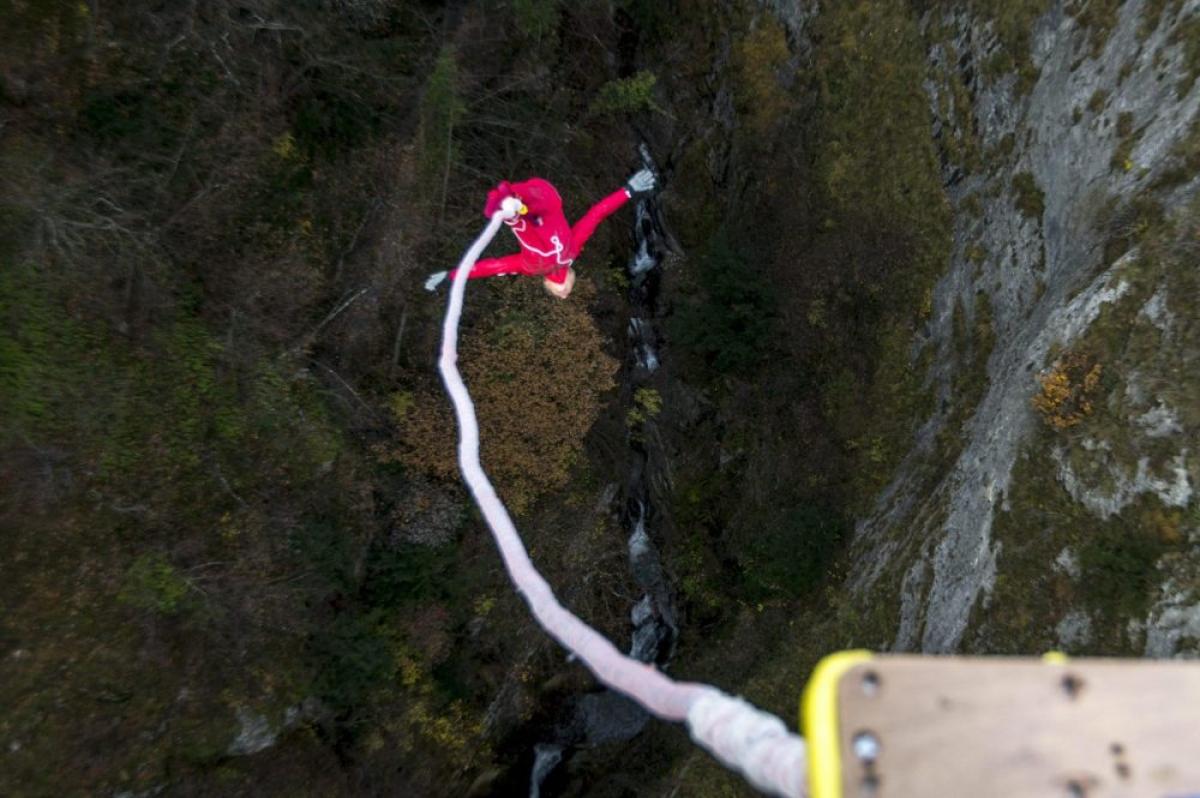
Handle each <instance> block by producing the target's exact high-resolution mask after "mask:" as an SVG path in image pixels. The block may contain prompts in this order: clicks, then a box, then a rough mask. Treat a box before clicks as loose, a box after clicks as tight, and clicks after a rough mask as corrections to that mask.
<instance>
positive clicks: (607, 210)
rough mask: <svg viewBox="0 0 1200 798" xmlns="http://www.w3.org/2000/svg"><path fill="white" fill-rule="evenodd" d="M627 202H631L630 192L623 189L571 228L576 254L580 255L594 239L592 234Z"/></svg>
mask: <svg viewBox="0 0 1200 798" xmlns="http://www.w3.org/2000/svg"><path fill="white" fill-rule="evenodd" d="M626 202H629V192H628V191H626V190H625V189H623V188H622V189H620V190H619V191H614V192H613V193H612V194H609V195H608V196H607V197H605V198H604V199H602V200H600V201H599V202H597V203H596V204H595V205H593V206H592V207H591V208H590V209H588V212H587V213H585V214H584V215H583V216H582V217H581V218H580V219H579V221H578V222H576V223H575V226H574V227H572V228H571V243H572V245H573V248H574V250H575V253H574V254H578V253H579V251H580V250H581V249H583V245H584V244H586V243H587V240H588V239H589V238H591V237H592V233H594V232H596V228H597V227H599V226H600V223H601V222H603V221H604V220H605V219H607V218H608V217H609V216H612V215H613V214H614V213H616V212H617V210H618V209H619V208H620V207H621V206H622V205H624V204H625V203H626Z"/></svg>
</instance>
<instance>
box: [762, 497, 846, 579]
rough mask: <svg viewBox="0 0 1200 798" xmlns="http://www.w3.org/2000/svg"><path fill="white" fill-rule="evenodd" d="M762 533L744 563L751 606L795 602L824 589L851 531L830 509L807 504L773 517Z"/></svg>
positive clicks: (784, 510) (765, 520) (763, 525)
mask: <svg viewBox="0 0 1200 798" xmlns="http://www.w3.org/2000/svg"><path fill="white" fill-rule="evenodd" d="M756 528H757V536H756V537H754V538H752V539H750V541H749V543H748V545H747V546H746V550H745V551H744V552H743V553H742V554H741V555H740V556H739V558H738V559H739V562H740V565H741V569H742V578H743V588H744V589H745V591H746V597H747V599H748V600H750V601H755V600H760V601H761V600H763V599H767V598H780V597H785V598H795V597H797V596H800V595H802V594H804V593H805V592H807V591H809V590H811V589H812V588H814V587H816V586H817V585H819V584H820V583H821V580H822V579H823V578H824V577H825V572H826V570H827V569H828V567H829V564H830V562H831V561H832V560H833V556H834V554H835V553H836V552H837V551H838V549H839V547H840V545H841V543H842V541H843V540H844V539H845V536H846V530H847V525H846V522H845V519H843V518H842V517H841V516H840V515H839V514H838V513H837V512H836V511H834V510H832V509H830V508H828V507H824V506H821V505H816V504H801V505H798V506H794V507H785V508H781V509H779V510H778V511H774V512H772V513H770V515H769V516H768V517H767V518H766V519H764V521H763V522H762V523H760V524H758V525H756Z"/></svg>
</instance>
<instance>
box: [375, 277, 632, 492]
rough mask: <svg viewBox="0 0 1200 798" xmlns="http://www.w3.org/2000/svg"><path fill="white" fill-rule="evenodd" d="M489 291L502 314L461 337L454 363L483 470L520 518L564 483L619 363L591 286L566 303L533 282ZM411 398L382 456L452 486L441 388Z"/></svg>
mask: <svg viewBox="0 0 1200 798" xmlns="http://www.w3.org/2000/svg"><path fill="white" fill-rule="evenodd" d="M493 286H494V289H493V290H494V291H495V293H496V294H498V295H499V305H500V306H499V309H498V310H496V311H495V312H493V313H491V314H490V315H488V316H487V317H486V318H483V319H481V320H480V322H479V323H478V324H477V325H476V326H474V327H473V328H471V329H464V330H463V331H462V338H461V340H460V343H459V364H460V368H461V369H462V372H463V376H464V378H465V379H466V382H467V388H468V389H469V390H470V392H471V396H472V397H473V398H474V400H475V408H476V412H477V414H478V416H479V430H480V444H481V456H482V460H483V467H484V469H485V470H486V471H487V472H488V475H489V476H490V477H491V479H492V482H493V484H495V486H496V489H497V491H499V493H500V496H501V498H502V499H504V501H505V503H506V504H507V505H508V507H509V509H510V510H511V511H513V512H514V513H522V512H524V511H525V510H527V509H528V508H529V507H530V505H531V504H532V503H533V502H534V501H535V500H536V499H537V498H539V497H540V496H542V495H544V494H546V493H548V492H550V491H553V490H556V489H558V488H561V487H563V486H564V485H566V484H567V481H568V479H569V476H570V469H571V465H572V464H573V463H574V462H575V461H576V459H577V458H578V457H579V455H580V453H581V452H582V449H583V440H584V436H585V435H587V432H588V430H589V429H591V426H592V424H593V423H594V422H595V421H596V418H597V417H598V416H599V414H600V410H601V407H602V402H601V394H603V393H604V392H605V391H607V390H609V389H611V388H612V387H613V385H614V382H613V375H614V374H615V372H616V370H617V367H618V363H617V361H616V360H614V359H613V358H611V357H609V356H608V355H607V354H605V353H604V350H603V343H604V340H603V337H602V336H601V334H600V331H599V330H598V329H597V328H596V325H595V322H594V321H593V319H592V317H591V316H590V315H589V314H588V312H587V302H588V300H589V299H590V298H591V297H592V296H594V294H595V288H594V286H592V285H591V283H590V282H589V281H587V280H580V282H579V284H578V285H577V286H576V289H575V292H574V294H573V295H572V297H571V298H570V299H569V300H567V301H559V300H556V299H552V298H550V297H548V296H546V295H545V293H544V292H543V291H542V290H541V287H540V286H538V285H537V283H536V282H534V281H532V280H529V281H516V280H513V281H505V282H501V281H499V280H498V281H495V282H494V283H493ZM414 399H415V401H413V402H411V403H405V404H404V405H403V406H401V408H400V409H399V411H398V412H397V415H398V416H399V418H398V422H399V441H398V446H397V447H396V448H395V449H394V450H391V451H389V452H387V453H386V454H385V456H386V457H388V458H389V459H395V460H399V461H400V462H401V463H403V464H404V465H406V466H408V467H410V468H414V469H417V470H420V471H422V472H425V473H428V474H431V475H433V476H437V477H441V478H444V479H457V478H458V475H459V471H458V461H457V427H456V424H455V420H454V417H453V415H452V411H451V408H450V404H449V400H448V399H447V398H446V397H445V394H444V392H443V391H442V387H441V385H440V383H439V384H430V385H427V386H425V387H424V388H422V389H420V390H418V391H417V392H416V395H415V397H414Z"/></svg>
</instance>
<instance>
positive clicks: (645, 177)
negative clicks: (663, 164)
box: [625, 169, 658, 199]
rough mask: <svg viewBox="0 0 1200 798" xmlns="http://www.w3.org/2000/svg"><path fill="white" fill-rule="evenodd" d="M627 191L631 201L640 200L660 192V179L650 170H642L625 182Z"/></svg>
mask: <svg viewBox="0 0 1200 798" xmlns="http://www.w3.org/2000/svg"><path fill="white" fill-rule="evenodd" d="M625 190H626V191H628V192H629V196H630V198H631V199H639V198H641V197H644V196H646V195H647V194H653V193H654V192H655V191H657V190H658V178H656V177H655V176H654V172H651V171H650V170H649V169H642V170H641V171H639V172H638V173H637V174H635V175H634V176H633V177H631V178H629V180H627V181H625Z"/></svg>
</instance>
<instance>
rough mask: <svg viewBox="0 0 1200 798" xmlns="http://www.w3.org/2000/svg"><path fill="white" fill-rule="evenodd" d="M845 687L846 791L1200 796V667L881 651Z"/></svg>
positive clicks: (841, 725) (906, 795)
mask: <svg viewBox="0 0 1200 798" xmlns="http://www.w3.org/2000/svg"><path fill="white" fill-rule="evenodd" d="M837 696H838V737H839V740H840V750H841V767H842V789H843V795H844V796H846V798H918V797H919V798H934V797H938V798H940V797H942V796H946V797H947V798H968V797H969V796H970V797H974V798H991V797H992V796H996V797H997V798H999V796H1005V797H1006V798H1007V797H1008V796H1055V798H1101V797H1103V798H1117V797H1118V796H1120V797H1121V798H1125V797H1126V796H1145V798H1200V663H1186V662H1179V661H1148V660H1096V659H1092V660H1086V659H1085V660H1070V661H1066V662H1062V663H1059V664H1050V663H1047V662H1045V661H1042V660H1038V659H1003V658H978V659H976V658H963V657H907V656H894V657H893V656H880V657H876V658H875V659H872V660H871V661H869V662H864V663H860V664H858V665H855V666H853V667H851V668H850V669H849V670H847V671H846V672H845V674H843V675H842V677H841V679H840V680H839V682H838V685H837ZM856 740H857V749H858V750H857V753H856Z"/></svg>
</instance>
